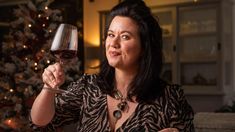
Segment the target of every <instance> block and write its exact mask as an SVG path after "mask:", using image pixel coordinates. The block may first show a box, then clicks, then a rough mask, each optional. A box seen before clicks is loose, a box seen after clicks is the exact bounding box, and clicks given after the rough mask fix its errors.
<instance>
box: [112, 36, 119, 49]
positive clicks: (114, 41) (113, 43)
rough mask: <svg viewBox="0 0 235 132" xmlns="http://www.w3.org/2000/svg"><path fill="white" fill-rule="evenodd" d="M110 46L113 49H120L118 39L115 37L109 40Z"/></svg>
mask: <svg viewBox="0 0 235 132" xmlns="http://www.w3.org/2000/svg"><path fill="white" fill-rule="evenodd" d="M110 46H111V47H113V48H115V49H116V48H120V41H119V39H118V37H115V38H113V39H112V40H111V42H110Z"/></svg>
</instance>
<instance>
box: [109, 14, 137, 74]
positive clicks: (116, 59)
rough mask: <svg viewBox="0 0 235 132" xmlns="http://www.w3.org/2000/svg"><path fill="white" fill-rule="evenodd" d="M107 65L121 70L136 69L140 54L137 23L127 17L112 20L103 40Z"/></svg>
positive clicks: (117, 17)
mask: <svg viewBox="0 0 235 132" xmlns="http://www.w3.org/2000/svg"><path fill="white" fill-rule="evenodd" d="M105 47H106V57H107V59H108V62H109V65H111V66H112V67H114V68H118V69H123V70H136V68H138V64H139V58H140V54H141V44H140V37H139V32H138V25H137V24H136V22H135V21H134V20H132V19H131V18H129V17H123V16H116V17H114V19H113V20H112V22H111V24H110V26H109V29H108V33H107V38H106V42H105Z"/></svg>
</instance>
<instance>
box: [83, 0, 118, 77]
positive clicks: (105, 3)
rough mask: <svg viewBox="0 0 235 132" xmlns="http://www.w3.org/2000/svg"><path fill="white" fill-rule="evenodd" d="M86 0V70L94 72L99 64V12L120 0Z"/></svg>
mask: <svg viewBox="0 0 235 132" xmlns="http://www.w3.org/2000/svg"><path fill="white" fill-rule="evenodd" d="M91 1H92V0H84V2H83V4H84V47H85V72H86V73H94V72H97V70H96V69H93V68H90V67H96V66H97V65H99V63H100V62H99V60H97V59H95V58H94V57H95V56H98V55H97V54H98V53H97V49H98V48H99V46H100V30H99V26H100V23H99V12H100V11H106V10H109V9H110V8H111V7H113V6H114V5H116V4H117V3H118V0H93V2H91Z"/></svg>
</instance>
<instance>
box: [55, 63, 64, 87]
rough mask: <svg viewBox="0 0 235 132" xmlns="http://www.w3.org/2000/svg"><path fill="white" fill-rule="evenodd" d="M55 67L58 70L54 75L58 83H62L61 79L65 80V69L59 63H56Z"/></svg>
mask: <svg viewBox="0 0 235 132" xmlns="http://www.w3.org/2000/svg"><path fill="white" fill-rule="evenodd" d="M55 68H56V72H55V74H54V76H55V78H56V81H57V83H61V81H63V79H64V70H63V68H62V66H61V65H60V64H59V63H57V64H56V65H55Z"/></svg>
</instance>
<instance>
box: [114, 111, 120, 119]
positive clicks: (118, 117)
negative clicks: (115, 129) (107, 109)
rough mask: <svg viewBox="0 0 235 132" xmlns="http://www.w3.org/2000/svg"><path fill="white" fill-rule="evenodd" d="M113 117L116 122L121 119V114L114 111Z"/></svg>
mask: <svg viewBox="0 0 235 132" xmlns="http://www.w3.org/2000/svg"><path fill="white" fill-rule="evenodd" d="M113 116H114V117H115V118H116V119H117V120H118V119H120V118H121V117H122V112H121V111H120V110H115V111H114V112H113Z"/></svg>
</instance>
